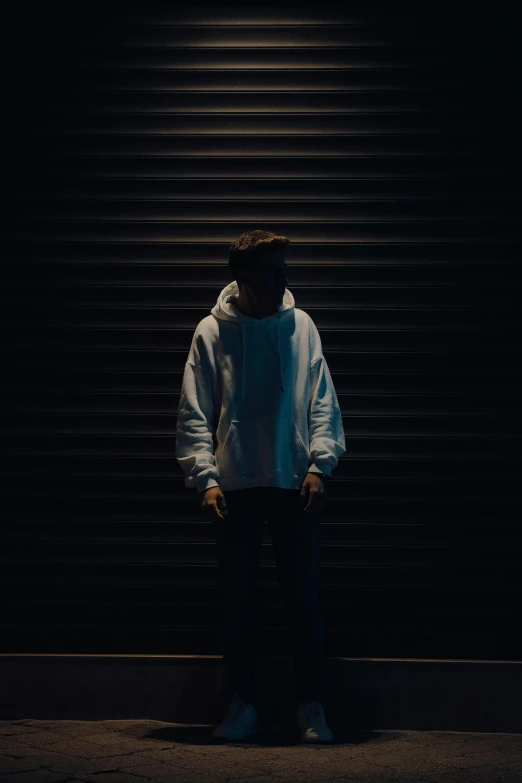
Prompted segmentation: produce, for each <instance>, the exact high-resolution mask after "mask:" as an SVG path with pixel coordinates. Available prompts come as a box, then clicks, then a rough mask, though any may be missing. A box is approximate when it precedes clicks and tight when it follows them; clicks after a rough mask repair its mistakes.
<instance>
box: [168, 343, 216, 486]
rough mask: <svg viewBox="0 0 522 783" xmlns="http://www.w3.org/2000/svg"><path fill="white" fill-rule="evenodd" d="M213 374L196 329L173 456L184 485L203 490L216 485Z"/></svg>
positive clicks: (185, 374)
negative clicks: (181, 472)
mask: <svg viewBox="0 0 522 783" xmlns="http://www.w3.org/2000/svg"><path fill="white" fill-rule="evenodd" d="M212 388H213V387H212V376H211V373H210V366H209V363H208V357H207V356H206V351H205V346H204V343H203V340H202V338H201V335H200V334H198V330H196V332H195V333H194V337H193V338H192V345H191V347H190V351H189V355H188V359H187V361H186V363H185V370H184V373H183V382H182V385H181V393H180V399H179V406H178V420H177V424H176V447H175V456H176V459H177V461H178V463H179V465H180V467H181V469H182V471H183V473H184V474H185V486H186V487H188V488H189V489H190V488H192V487H195V488H196V489H197V491H198V493H200V492H204V491H205V490H206V489H209V488H210V487H218V486H219V482H218V481H217V479H216V477H217V467H216V460H215V456H214V433H215V426H214V402H213V398H212Z"/></svg>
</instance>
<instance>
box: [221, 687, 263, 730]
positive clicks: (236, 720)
mask: <svg viewBox="0 0 522 783" xmlns="http://www.w3.org/2000/svg"><path fill="white" fill-rule="evenodd" d="M258 731H259V726H258V716H257V710H256V708H255V707H254V705H253V704H251V703H250V702H248V701H246V700H245V699H240V698H239V696H238V694H237V693H232V696H231V703H230V707H229V708H228V710H227V713H226V715H225V717H224V718H223V720H222V721H221V723H220V724H219V726H216V728H215V729H214V731H213V732H212V739H238V740H241V739H244V738H245V737H248V736H250V735H251V734H257V733H258Z"/></svg>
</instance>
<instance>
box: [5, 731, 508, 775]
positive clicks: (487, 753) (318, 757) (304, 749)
mask: <svg viewBox="0 0 522 783" xmlns="http://www.w3.org/2000/svg"><path fill="white" fill-rule="evenodd" d="M212 728H213V726H206V725H181V724H179V723H178V724H177V723H167V722H163V721H155V720H105V721H74V720H16V721H0V783H11V781H13V783H14V782H15V781H16V783H60V782H61V781H63V782H64V783H65V781H77V780H79V781H92V783H130V782H131V781H132V782H133V783H142V782H143V781H149V780H152V781H154V783H167V782H168V783H174V781H175V783H185V781H186V782H187V783H189V781H190V783H210V782H211V781H227V780H231V781H243V780H246V781H250V782H251V783H265V781H266V783H268V782H269V783H294V781H298V780H299V781H315V780H317V781H322V783H328V781H339V782H340V781H364V783H370V781H371V782H372V783H373V781H375V783H388V781H390V783H391V781H394V782H395V783H397V781H398V782H399V783H413V782H415V783H435V781H437V783H439V782H440V783H442V781H444V783H464V781H465V783H482V782H483V781H484V783H485V782H486V781H487V783H493V782H495V783H502V781H506V782H507V781H509V783H515V782H516V781H522V735H521V734H479V733H471V732H447V731H444V732H443V731H429V732H428V731H388V730H377V729H374V730H368V731H364V730H351V729H346V730H342V729H336V727H335V726H333V725H332V726H331V729H332V733H333V735H334V741H333V743H331V744H328V745H313V746H310V745H306V744H302V743H300V742H299V738H298V734H297V729H293V728H292V727H290V728H289V730H288V731H283V730H270V729H267V730H263V728H262V727H261V730H260V733H259V735H257V736H256V737H255V738H254V741H249V742H227V743H219V742H216V741H214V740H212V739H211V737H210V734H211V731H212ZM251 739H252V738H251Z"/></svg>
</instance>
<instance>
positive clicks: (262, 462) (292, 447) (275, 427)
mask: <svg viewBox="0 0 522 783" xmlns="http://www.w3.org/2000/svg"><path fill="white" fill-rule="evenodd" d="M216 462H217V465H218V468H219V470H220V474H221V475H222V476H226V477H233V476H241V477H247V476H258V475H261V474H263V473H275V472H279V471H281V472H283V473H284V474H285V475H293V474H298V475H300V474H302V473H303V472H305V471H306V468H307V467H308V448H307V447H306V446H305V444H304V443H303V440H302V438H301V436H300V435H299V432H298V430H297V427H296V424H295V422H294V421H293V419H289V418H282V417H265V418H260V419H246V420H241V421H238V420H237V419H232V421H231V422H230V427H229V430H228V432H227V436H226V438H225V441H224V443H223V448H222V449H217V450H216Z"/></svg>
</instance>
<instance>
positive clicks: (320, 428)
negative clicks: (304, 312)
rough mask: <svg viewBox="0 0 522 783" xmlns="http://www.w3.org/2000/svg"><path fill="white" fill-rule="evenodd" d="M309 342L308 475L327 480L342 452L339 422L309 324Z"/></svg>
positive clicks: (318, 342) (343, 443) (313, 329)
mask: <svg viewBox="0 0 522 783" xmlns="http://www.w3.org/2000/svg"><path fill="white" fill-rule="evenodd" d="M310 340H311V345H310V356H311V362H310V404H309V408H308V431H309V441H310V442H309V458H308V471H309V472H310V473H326V475H327V476H331V474H332V470H333V469H334V468H335V467H336V466H337V463H338V461H339V457H340V456H341V455H342V454H344V453H345V451H346V441H345V437H344V428H343V420H342V416H341V409H340V407H339V402H338V400H337V395H336V393H335V388H334V385H333V381H332V377H331V375H330V370H329V368H328V365H327V363H326V359H325V358H324V356H323V353H322V346H321V338H320V336H319V332H318V331H317V327H316V326H315V324H314V323H313V321H311V332H310Z"/></svg>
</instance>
